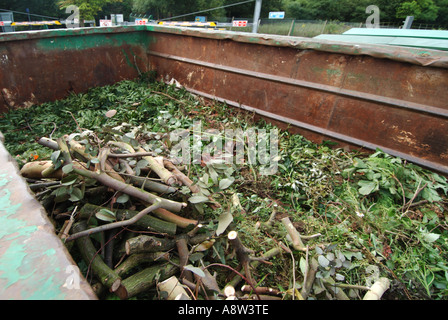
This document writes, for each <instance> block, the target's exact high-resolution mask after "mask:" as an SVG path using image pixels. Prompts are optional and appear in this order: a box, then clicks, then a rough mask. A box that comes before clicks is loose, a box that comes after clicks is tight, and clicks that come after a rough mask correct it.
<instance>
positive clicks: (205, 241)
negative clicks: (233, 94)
mask: <svg viewBox="0 0 448 320" xmlns="http://www.w3.org/2000/svg"><path fill="white" fill-rule="evenodd" d="M0 128H1V131H2V132H3V134H4V136H5V146H6V147H7V149H8V150H9V152H10V153H11V154H12V155H13V156H14V157H16V159H17V162H18V163H19V166H20V168H21V173H22V175H23V176H24V177H25V178H26V179H27V181H28V183H29V186H30V189H31V190H32V192H34V194H35V197H36V198H37V199H38V200H39V201H40V202H41V203H42V205H43V206H44V207H45V209H46V210H47V212H48V216H49V218H50V219H51V220H52V221H53V222H54V225H55V228H56V231H57V232H58V234H59V236H60V238H61V241H63V242H64V243H65V245H66V246H67V248H68V249H69V251H70V253H71V254H72V256H73V258H74V259H75V260H76V261H77V263H78V265H79V267H80V269H81V271H82V272H83V273H84V275H85V277H86V278H87V280H88V281H90V283H91V285H92V287H93V288H94V289H95V291H96V293H97V294H98V296H99V297H101V298H103V299H114V298H120V299H130V298H132V299H175V298H177V299H240V300H242V299H247V300H249V299H283V300H301V299H434V300H436V299H445V298H446V297H447V296H448V262H447V261H448V256H447V252H448V218H447V197H446V195H447V192H448V183H447V180H446V178H445V177H443V176H441V175H439V174H436V173H434V172H431V171H428V170H425V169H423V168H421V167H419V166H416V165H414V164H411V163H408V162H406V161H404V160H402V159H399V158H396V157H392V156H390V155H388V154H385V153H384V152H382V151H381V150H377V152H375V153H365V154H364V153H361V152H359V151H346V150H344V149H341V148H336V147H335V146H331V145H330V143H323V144H314V143H312V142H310V141H308V140H306V139H305V138H304V137H303V136H301V135H297V134H291V133H290V132H288V131H285V130H280V129H278V128H276V127H274V126H273V125H271V124H266V123H265V122H264V121H262V120H260V119H257V118H256V117H255V116H254V115H253V114H251V113H247V112H244V111H242V110H239V109H235V108H231V107H228V106H226V105H224V104H220V103H216V102H213V101H204V100H201V99H200V98H199V97H197V96H194V95H193V94H191V93H189V92H187V91H186V90H184V89H183V88H181V87H179V86H178V85H176V83H173V84H171V85H167V84H164V83H160V82H157V81H153V80H151V77H147V78H143V77H142V78H141V79H138V80H135V81H122V82H119V83H117V84H115V85H111V86H106V87H101V88H92V89H91V90H90V91H89V92H87V93H84V94H72V95H71V96H69V97H68V98H66V99H64V100H60V101H56V102H51V103H44V104H42V105H36V106H33V107H32V108H29V109H19V110H11V111H10V112H8V113H5V114H3V115H1V118H0ZM228 132H230V133H235V132H240V133H241V132H243V134H233V135H232V136H231V137H230V139H229V136H228V135H227V134H226V133H228ZM274 133H275V134H274ZM254 137H256V140H254ZM253 141H256V142H257V147H259V145H260V143H261V142H262V144H264V145H266V146H267V148H266V150H268V152H267V155H268V156H271V158H270V159H269V160H270V161H267V162H266V161H264V162H263V161H255V162H254V161H248V159H252V158H251V156H250V152H252V151H253ZM251 143H252V146H251ZM237 146H240V149H238V147H237ZM251 147H252V148H251ZM271 147H272V148H271ZM258 150H260V149H258ZM185 151H188V152H185ZM237 151H238V152H240V153H239V155H241V152H243V154H242V155H243V157H242V158H243V159H242V160H241V159H240V160H241V161H229V157H230V159H231V158H232V156H235V155H236V153H237ZM269 151H270V152H271V153H269ZM274 151H276V152H274ZM183 152H184V153H183ZM189 155H190V158H189V157H188V156H189ZM194 155H199V157H195V156H194ZM181 156H182V157H181ZM259 156H260V155H257V158H256V159H258V160H259V158H258V157H259ZM272 156H275V158H273V157H272ZM185 157H186V158H185ZM260 157H261V156H260ZM180 160H183V161H180ZM185 160H188V161H185ZM272 163H275V164H276V168H275V169H276V171H275V172H273V174H266V169H267V167H268V166H269V165H272ZM268 169H269V168H268ZM271 169H272V168H271ZM43 250H44V249H43Z"/></svg>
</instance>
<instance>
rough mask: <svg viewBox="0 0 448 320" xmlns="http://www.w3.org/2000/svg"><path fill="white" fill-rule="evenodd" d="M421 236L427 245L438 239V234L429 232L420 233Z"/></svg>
mask: <svg viewBox="0 0 448 320" xmlns="http://www.w3.org/2000/svg"><path fill="white" fill-rule="evenodd" d="M422 236H423V239H424V240H425V241H426V242H429V243H431V242H434V241H437V239H439V238H440V234H437V233H430V232H422Z"/></svg>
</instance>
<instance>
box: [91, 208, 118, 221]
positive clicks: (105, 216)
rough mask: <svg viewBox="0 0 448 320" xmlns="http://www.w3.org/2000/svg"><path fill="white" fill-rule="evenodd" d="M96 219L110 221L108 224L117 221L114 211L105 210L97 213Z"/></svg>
mask: <svg viewBox="0 0 448 320" xmlns="http://www.w3.org/2000/svg"><path fill="white" fill-rule="evenodd" d="M95 217H97V218H98V219H100V220H102V221H108V222H113V221H115V213H114V212H113V211H110V210H108V209H104V208H103V209H101V210H100V211H98V212H97V213H95Z"/></svg>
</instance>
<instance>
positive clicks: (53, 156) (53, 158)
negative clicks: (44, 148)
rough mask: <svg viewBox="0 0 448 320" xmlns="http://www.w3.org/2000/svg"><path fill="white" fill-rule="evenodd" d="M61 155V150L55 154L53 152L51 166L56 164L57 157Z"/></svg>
mask: <svg viewBox="0 0 448 320" xmlns="http://www.w3.org/2000/svg"><path fill="white" fill-rule="evenodd" d="M60 154H61V150H56V151H55V152H53V153H52V154H51V157H50V159H51V161H52V162H53V164H56V162H57V161H58V158H59V155H60Z"/></svg>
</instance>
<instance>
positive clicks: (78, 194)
mask: <svg viewBox="0 0 448 320" xmlns="http://www.w3.org/2000/svg"><path fill="white" fill-rule="evenodd" d="M82 198H84V193H83V192H82V190H81V189H79V188H73V190H72V191H71V192H70V198H69V200H70V201H72V202H76V201H79V200H81V199H82Z"/></svg>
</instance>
